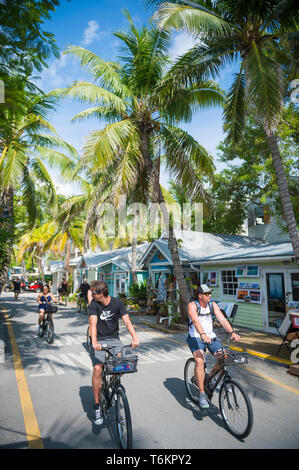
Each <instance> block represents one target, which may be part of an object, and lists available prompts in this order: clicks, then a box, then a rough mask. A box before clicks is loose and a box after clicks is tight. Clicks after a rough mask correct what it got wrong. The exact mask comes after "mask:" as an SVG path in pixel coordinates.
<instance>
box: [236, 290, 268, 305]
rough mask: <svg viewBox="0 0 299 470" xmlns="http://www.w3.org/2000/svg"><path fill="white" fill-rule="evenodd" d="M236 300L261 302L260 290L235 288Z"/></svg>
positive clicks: (252, 302) (253, 302)
mask: <svg viewBox="0 0 299 470" xmlns="http://www.w3.org/2000/svg"><path fill="white" fill-rule="evenodd" d="M236 300H237V302H248V303H251V304H261V303H262V291H261V290H259V289H237V294H236Z"/></svg>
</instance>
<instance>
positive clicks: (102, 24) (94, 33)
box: [38, 0, 232, 195]
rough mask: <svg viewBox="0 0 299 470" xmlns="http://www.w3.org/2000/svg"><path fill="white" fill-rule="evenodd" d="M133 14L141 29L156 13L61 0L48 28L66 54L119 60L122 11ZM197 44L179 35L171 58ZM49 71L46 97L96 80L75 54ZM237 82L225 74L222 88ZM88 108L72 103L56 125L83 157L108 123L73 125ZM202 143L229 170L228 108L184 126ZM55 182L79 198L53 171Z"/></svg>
mask: <svg viewBox="0 0 299 470" xmlns="http://www.w3.org/2000/svg"><path fill="white" fill-rule="evenodd" d="M123 8H125V9H127V10H129V12H130V15H131V17H132V18H133V21H134V23H135V25H136V26H137V27H141V26H142V25H143V24H146V23H147V22H148V20H149V18H150V17H151V14H152V11H150V10H149V9H148V8H146V2H145V0H86V1H83V0H71V1H66V0H61V4H60V6H59V7H57V9H56V11H55V12H54V13H53V14H52V17H51V20H49V21H47V22H46V23H45V24H44V27H43V29H44V30H46V31H49V32H51V33H53V34H54V35H55V38H56V42H57V45H58V47H59V48H60V51H61V52H63V51H64V50H65V49H66V48H67V47H68V46H69V45H80V46H83V47H85V48H86V49H89V50H91V51H92V52H95V53H96V54H97V55H99V56H100V57H101V58H103V59H104V60H117V57H118V54H119V53H120V50H119V40H118V39H117V38H116V37H115V36H114V35H113V32H115V31H117V30H119V29H126V28H127V19H126V17H125V16H124V14H123V13H122V9H123ZM193 44H194V42H193V39H192V38H191V37H190V36H188V35H187V33H185V32H180V33H175V34H173V44H172V46H171V49H170V55H171V57H173V58H175V57H176V56H178V55H180V54H182V53H183V52H185V51H187V50H188V49H189V48H190V47H191V46H192V45H193ZM48 64H49V67H48V69H44V70H43V72H42V73H41V75H40V80H39V82H38V84H39V86H40V87H41V88H42V89H43V90H44V91H46V92H48V91H50V90H53V89H55V88H63V87H65V86H67V85H69V84H71V83H72V82H73V81H75V80H87V81H92V78H91V76H90V75H89V74H88V73H87V72H86V71H84V70H83V69H82V68H81V66H80V63H79V61H78V59H76V58H74V57H71V56H70V55H63V54H61V58H60V59H55V58H51V59H49V61H48ZM231 80H232V70H226V71H224V73H223V75H222V77H221V79H220V80H219V83H220V85H221V86H222V87H223V88H224V89H226V90H227V89H228V88H229V86H230V83H231ZM88 107H89V105H88V104H81V103H78V102H74V101H72V100H70V99H66V100H65V101H64V102H63V103H62V104H61V105H60V107H59V108H58V110H57V112H56V113H55V114H53V115H52V116H51V119H50V120H51V122H52V123H53V125H54V126H55V128H56V130H57V131H58V133H59V135H60V136H61V137H62V138H63V139H65V140H66V141H68V142H69V143H70V144H72V145H73V146H74V147H75V148H76V149H77V150H78V151H79V152H80V149H81V148H82V145H83V142H84V137H85V136H87V135H88V133H89V132H91V131H93V130H95V129H98V128H101V127H103V125H104V124H103V123H100V122H99V121H95V120H88V121H85V122H84V121H83V122H82V121H81V122H80V123H76V124H75V123H72V122H71V119H72V117H73V116H74V115H75V114H76V113H77V112H79V111H80V110H82V109H86V108H88ZM181 127H182V128H184V129H185V130H186V131H188V132H189V133H190V134H191V135H192V136H193V137H194V138H196V139H197V141H198V142H199V143H200V144H201V145H203V146H204V147H205V148H206V149H207V150H208V151H209V152H210V153H211V154H212V155H213V157H214V161H215V165H216V168H217V170H221V169H222V168H223V165H222V164H221V163H220V162H218V161H217V150H216V147H217V145H218V144H219V142H220V141H221V140H222V139H223V137H224V136H223V131H222V109H221V108H213V109H209V110H200V111H199V112H198V113H197V115H196V116H194V119H193V121H192V123H190V124H183V125H181ZM50 172H51V174H52V176H53V177H54V178H55V181H56V185H57V189H58V191H59V192H61V193H64V194H66V195H71V194H78V193H79V191H80V190H79V189H78V188H77V187H76V186H75V185H73V184H72V185H71V184H68V183H67V184H66V183H65V182H63V180H62V179H61V178H59V175H58V172H56V171H54V170H50ZM167 181H168V175H167V174H166V173H165V172H162V174H161V182H162V184H164V185H165V186H166V187H167Z"/></svg>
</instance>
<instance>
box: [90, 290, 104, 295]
mask: <svg viewBox="0 0 299 470" xmlns="http://www.w3.org/2000/svg"><path fill="white" fill-rule="evenodd" d="M101 293H102V292H101V291H100V290H95V291H93V292H92V295H96V294H98V295H99V294H101Z"/></svg>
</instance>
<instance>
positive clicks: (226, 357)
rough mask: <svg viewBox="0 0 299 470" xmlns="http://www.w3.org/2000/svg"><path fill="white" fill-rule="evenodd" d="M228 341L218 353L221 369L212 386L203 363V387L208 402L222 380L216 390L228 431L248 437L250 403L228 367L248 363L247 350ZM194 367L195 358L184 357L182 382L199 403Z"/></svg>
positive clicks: (250, 424)
mask: <svg viewBox="0 0 299 470" xmlns="http://www.w3.org/2000/svg"><path fill="white" fill-rule="evenodd" d="M229 343H230V340H228V342H227V346H226V347H223V348H222V351H221V352H220V353H219V354H218V355H217V359H218V362H219V364H220V365H221V366H222V368H221V369H220V371H218V372H216V373H215V374H213V377H215V378H216V376H218V377H217V379H216V381H215V383H214V385H213V386H211V385H210V383H209V379H208V374H207V367H206V362H205V364H204V368H205V381H204V389H205V393H206V395H207V399H208V402H209V404H211V401H212V398H213V394H214V392H215V390H216V388H217V387H218V385H219V384H220V382H221V380H222V379H223V381H222V384H221V387H220V390H219V408H220V413H221V416H222V419H223V421H224V424H225V426H226V428H227V430H228V431H229V432H230V433H231V434H232V435H233V436H235V437H236V438H238V439H243V438H245V437H247V436H248V435H249V434H250V432H251V430H252V425H253V410H252V405H251V402H250V400H249V397H248V395H247V393H246V392H245V390H244V389H243V388H242V386H241V385H240V384H239V383H238V382H237V381H236V380H235V379H232V378H231V377H230V375H229V372H228V370H227V366H235V365H242V364H248V353H247V352H236V351H233V350H231V349H230V348H229ZM194 366H195V360H194V358H193V357H192V358H189V359H187V361H186V364H185V367H184V381H185V386H186V390H187V394H188V396H189V398H190V399H191V400H192V402H193V403H195V404H196V405H198V404H199V388H198V386H197V382H196V378H195V376H194Z"/></svg>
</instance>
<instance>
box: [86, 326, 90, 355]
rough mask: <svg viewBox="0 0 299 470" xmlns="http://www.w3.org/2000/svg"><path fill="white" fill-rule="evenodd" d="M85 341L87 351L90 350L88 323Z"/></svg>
mask: <svg viewBox="0 0 299 470" xmlns="http://www.w3.org/2000/svg"><path fill="white" fill-rule="evenodd" d="M86 343H87V349H88V351H91V336H90V332H89V325H88V327H87V332H86Z"/></svg>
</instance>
